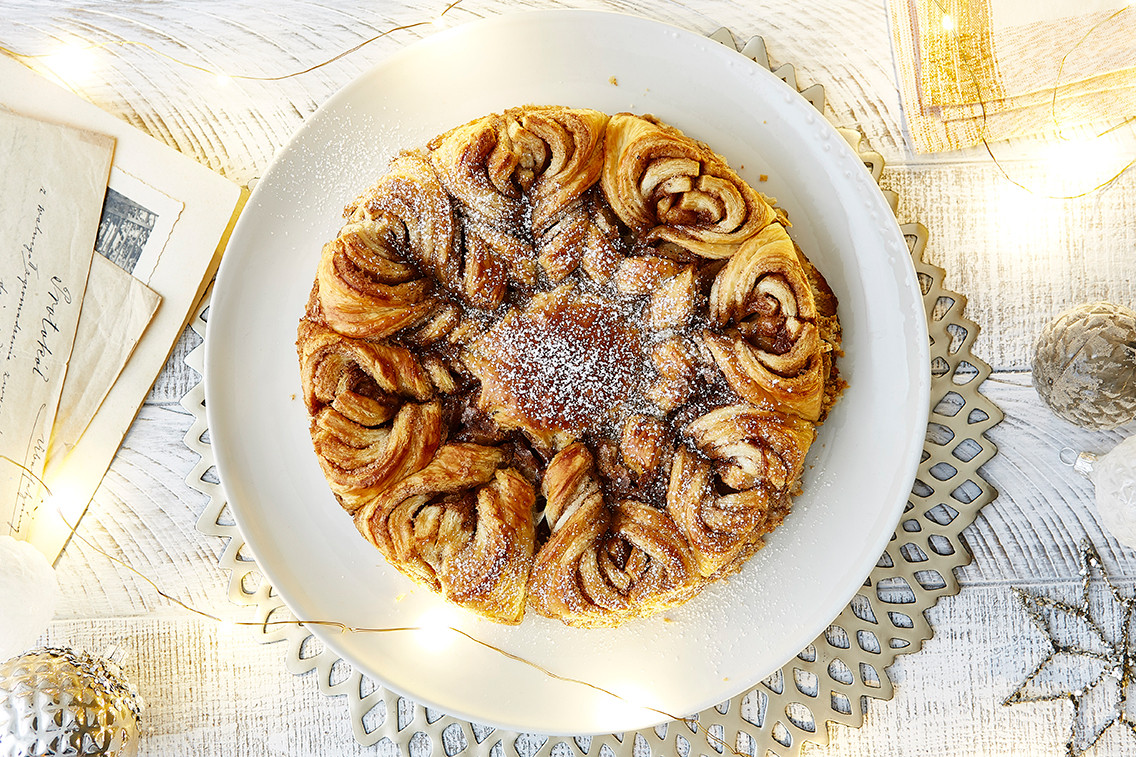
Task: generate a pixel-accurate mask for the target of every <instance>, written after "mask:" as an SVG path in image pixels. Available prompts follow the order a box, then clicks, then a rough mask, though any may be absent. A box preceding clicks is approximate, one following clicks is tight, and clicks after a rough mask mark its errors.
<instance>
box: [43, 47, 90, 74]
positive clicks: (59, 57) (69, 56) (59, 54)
mask: <svg viewBox="0 0 1136 757" xmlns="http://www.w3.org/2000/svg"><path fill="white" fill-rule="evenodd" d="M43 64H44V65H45V66H46V67H47V68H48V70H50V71H51V73H52V74H54V75H55V76H56V77H58V78H59V79H60V81H62V82H64V83H65V84H80V83H83V82H85V81H87V80H89V79H90V78H91V77H92V76H93V74H94V72H95V69H96V68H97V64H98V58H97V56H96V55H95V46H94V45H92V44H89V43H87V42H83V41H82V40H64V41H63V43H62V44H61V45H60V46H59V48H57V49H56V50H55V51H54V52H52V53H50V54H49V55H46V56H45V57H44V59H43Z"/></svg>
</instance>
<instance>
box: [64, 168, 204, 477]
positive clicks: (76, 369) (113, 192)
mask: <svg viewBox="0 0 1136 757" xmlns="http://www.w3.org/2000/svg"><path fill="white" fill-rule="evenodd" d="M184 209H185V205H184V204H183V203H181V202H180V201H178V200H176V199H174V198H173V197H170V196H169V195H167V194H164V193H162V192H159V191H158V190H156V189H154V188H153V187H151V186H150V185H149V184H147V183H146V182H144V181H142V180H141V179H139V178H138V177H136V176H132V175H131V174H129V173H127V172H125V171H123V170H121V169H120V168H118V167H117V166H112V167H111V170H110V184H109V186H108V187H107V193H106V199H105V200H104V202H103V210H102V217H101V218H100V219H99V233H98V237H97V238H96V240H95V252H96V253H98V254H97V255H95V257H94V261H93V262H92V264H91V276H90V278H89V279H88V284H87V295H86V297H85V298H84V300H83V312H82V313H81V314H80V316H79V329H78V335H77V336H76V338H75V349H74V351H73V352H72V354H71V368H70V372H69V373H68V380H67V381H65V382H64V383H63V396H62V397H61V399H60V401H59V413H58V417H57V418H56V421H55V428H54V429H53V430H52V433H51V444H50V445H49V446H48V452H47V459H48V460H52V459H62V458H63V457H65V456H66V455H68V454H69V453H70V452H71V450H72V449H74V447H75V445H76V444H77V443H78V442H79V438H80V437H81V436H82V435H83V432H84V431H86V429H87V426H88V425H89V424H90V422H91V420H92V419H93V418H94V417H95V413H96V412H97V411H98V409H99V406H100V405H101V404H102V401H103V400H104V399H105V398H106V396H107V394H108V393H109V392H110V390H111V387H112V386H114V383H115V382H116V381H117V380H118V377H119V375H121V373H122V370H123V368H125V367H126V363H127V361H128V360H129V359H130V356H131V355H133V354H134V350H135V348H136V347H137V346H138V343H139V341H140V340H141V339H142V335H143V333H145V331H146V328H147V327H148V326H149V325H150V321H151V319H152V318H153V317H154V313H155V312H157V309H158V305H159V304H160V303H161V301H162V298H161V296H160V295H159V294H158V293H157V292H155V291H154V290H153V289H151V288H150V287H148V286H146V285H145V284H144V283H143V282H144V281H146V280H148V279H149V278H150V276H151V274H153V272H154V269H156V268H157V267H158V260H159V259H160V258H161V255H162V251H163V250H165V248H166V242H167V241H169V238H170V234H171V233H172V231H173V228H174V224H175V223H177V220H178V218H179V217H180V216H181V212H182V210H184Z"/></svg>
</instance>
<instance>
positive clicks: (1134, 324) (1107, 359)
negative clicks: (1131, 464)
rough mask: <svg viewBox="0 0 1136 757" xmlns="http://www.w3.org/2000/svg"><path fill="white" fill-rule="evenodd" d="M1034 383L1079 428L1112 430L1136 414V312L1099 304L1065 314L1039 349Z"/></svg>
mask: <svg viewBox="0 0 1136 757" xmlns="http://www.w3.org/2000/svg"><path fill="white" fill-rule="evenodd" d="M1033 385H1034V388H1035V389H1037V393H1038V394H1039V395H1041V398H1042V399H1043V400H1045V402H1046V404H1048V405H1049V407H1050V408H1051V409H1052V410H1053V412H1055V413H1057V414H1058V415H1059V416H1061V417H1062V418H1064V419H1065V420H1067V421H1069V422H1071V423H1075V424H1077V425H1078V426H1083V427H1085V428H1091V429H1110V428H1116V427H1117V426H1121V425H1123V424H1125V423H1127V422H1129V421H1130V420H1132V419H1133V418H1136V312H1134V311H1133V310H1132V309H1131V308H1127V307H1124V306H1123V305H1116V304H1113V303H1110V302H1093V303H1089V304H1086V305H1079V306H1077V307H1075V308H1072V309H1071V310H1067V311H1065V312H1064V313H1062V314H1061V315H1059V316H1058V317H1057V318H1056V319H1054V320H1053V321H1052V322H1051V323H1050V324H1049V325H1047V326H1046V327H1045V328H1044V329H1043V330H1042V332H1041V336H1039V337H1038V340H1037V344H1036V345H1035V347H1034V355H1033Z"/></svg>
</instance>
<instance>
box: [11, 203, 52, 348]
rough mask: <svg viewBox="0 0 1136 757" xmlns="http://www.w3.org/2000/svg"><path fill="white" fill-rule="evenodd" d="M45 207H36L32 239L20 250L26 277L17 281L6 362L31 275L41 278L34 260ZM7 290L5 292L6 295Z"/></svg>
mask: <svg viewBox="0 0 1136 757" xmlns="http://www.w3.org/2000/svg"><path fill="white" fill-rule="evenodd" d="M39 193H40V194H41V195H46V194H47V190H46V189H44V188H43V187H40V189H39ZM43 213H44V207H43V205H37V206H36V219H35V226H34V228H33V229H32V238H31V239H30V240H28V241H27V242H25V243H24V245H23V247H21V248H20V257H21V258H22V259H23V262H24V275H23V276H17V277H16V281H18V282H20V297H19V300H18V301H17V303H16V317H15V318H14V319H13V321H12V333H11V334H10V335H9V337H8V354H7V355H5V356H4V359H5V360H11V359H12V351H13V350H15V348H16V335H17V334H19V333H20V316H21V315H22V314H23V310H24V301H25V300H26V299H27V296H28V281H29V280H30V279H31V274H33V273H34V274H35V275H36V278H37V279H38V278H39V266H38V265H37V264H36V262H35V260H34V255H35V243H36V239H37V238H38V237H39V235H40V231H41V230H42V229H41V228H40V222H41V221H42V220H43ZM6 292H7V290H5V293H6Z"/></svg>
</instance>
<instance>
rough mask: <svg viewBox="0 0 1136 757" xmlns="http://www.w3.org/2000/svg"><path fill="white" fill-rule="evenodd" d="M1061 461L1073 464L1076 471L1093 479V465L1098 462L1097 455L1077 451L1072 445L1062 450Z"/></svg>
mask: <svg viewBox="0 0 1136 757" xmlns="http://www.w3.org/2000/svg"><path fill="white" fill-rule="evenodd" d="M1061 462H1063V463H1065V464H1066V465H1071V466H1073V470H1074V471H1076V472H1077V473H1080V474H1081V475H1082V476H1084V477H1085V478H1088V479H1091V478H1092V475H1093V466H1094V465H1095V464H1096V462H1097V456H1096V455H1094V454H1093V453H1092V452H1077V450H1075V449H1073V448H1072V447H1066V448H1065V449H1063V450H1061Z"/></svg>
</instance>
